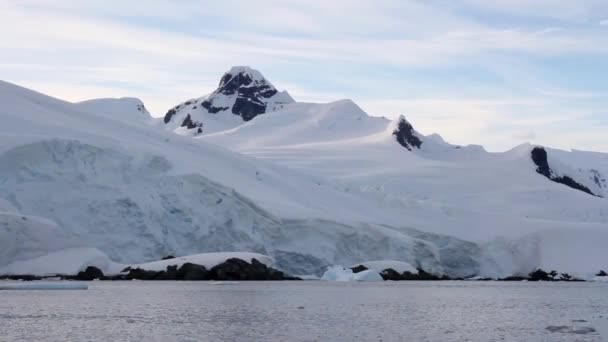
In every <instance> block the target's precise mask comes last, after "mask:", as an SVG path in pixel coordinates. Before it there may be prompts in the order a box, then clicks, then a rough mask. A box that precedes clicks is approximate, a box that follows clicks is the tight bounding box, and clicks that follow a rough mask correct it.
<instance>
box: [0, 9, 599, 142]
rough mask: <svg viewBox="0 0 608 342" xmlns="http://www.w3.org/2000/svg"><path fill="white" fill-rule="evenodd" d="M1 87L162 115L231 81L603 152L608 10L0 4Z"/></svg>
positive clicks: (425, 122)
mask: <svg viewBox="0 0 608 342" xmlns="http://www.w3.org/2000/svg"><path fill="white" fill-rule="evenodd" d="M0 13H1V14H0V18H1V19H2V20H0V31H1V32H3V33H4V34H3V37H2V39H0V49H1V57H0V75H1V78H2V79H4V80H7V81H9V82H14V83H17V84H19V85H23V86H26V87H30V88H33V89H35V90H38V91H41V92H44V93H47V94H50V95H53V96H56V97H59V98H63V99H66V100H70V101H79V100H84V99H90V98H96V97H123V96H132V97H138V98H141V99H142V100H143V101H144V102H145V103H146V106H147V107H148V108H149V109H150V110H151V111H152V112H153V113H154V114H155V115H162V114H164V113H165V112H166V110H167V109H168V108H170V107H172V106H173V105H175V104H176V103H179V102H181V101H183V100H185V99H188V98H192V97H199V96H201V95H204V94H206V93H208V92H210V91H212V90H213V89H214V88H215V86H216V85H217V82H218V81H219V78H220V77H221V75H222V73H223V72H225V71H226V70H228V69H229V68H230V67H231V66H233V65H249V66H251V67H254V68H256V69H258V70H260V71H261V72H262V73H263V74H264V75H265V76H266V77H267V78H268V79H269V80H270V81H271V82H272V83H273V84H274V85H275V86H277V88H279V89H286V90H288V91H289V92H290V94H291V95H292V96H293V97H294V98H295V99H296V100H298V101H314V102H327V101H333V100H338V99H341V98H350V99H353V100H354V101H355V102H356V103H357V104H359V105H360V106H361V107H362V108H363V109H365V110H366V111H367V112H368V113H369V114H370V115H384V116H387V117H393V118H394V117H396V116H397V115H399V114H404V115H405V116H406V117H407V118H408V119H409V120H410V121H411V122H412V123H413V124H414V126H415V127H416V128H417V129H418V130H419V131H421V132H422V133H425V134H430V133H434V132H436V133H439V134H441V135H442V136H443V137H444V138H445V139H446V140H448V141H450V142H452V143H457V144H482V145H484V146H486V147H487V148H488V149H489V150H493V151H500V150H506V149H508V148H511V147H513V146H515V145H517V144H520V143H523V142H531V143H534V144H543V145H550V146H554V147H559V148H564V149H570V148H575V149H586V150H599V151H608V134H606V132H608V2H607V1H605V0H578V1H564V0H535V1H530V0H493V1H486V0H461V1H448V0H428V1H406V0H399V1H397V0H386V1H382V0H380V1H359V0H332V1H327V0H323V1H317V0H308V1H293V0H256V1H237V0H225V1H195V0H182V1H169V0H165V1H160V0H147V1H145V2H144V1H124V0H123V1H115V0H104V1H101V0H88V1H81V0H54V1H47V0H18V1H17V0H14V1H13V0H0Z"/></svg>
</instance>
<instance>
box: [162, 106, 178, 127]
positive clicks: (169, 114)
mask: <svg viewBox="0 0 608 342" xmlns="http://www.w3.org/2000/svg"><path fill="white" fill-rule="evenodd" d="M176 113H177V111H176V110H175V109H169V111H168V112H167V114H165V117H164V118H163V121H164V122H165V123H166V124H167V123H169V122H171V119H172V118H173V116H174V115H175V114H176Z"/></svg>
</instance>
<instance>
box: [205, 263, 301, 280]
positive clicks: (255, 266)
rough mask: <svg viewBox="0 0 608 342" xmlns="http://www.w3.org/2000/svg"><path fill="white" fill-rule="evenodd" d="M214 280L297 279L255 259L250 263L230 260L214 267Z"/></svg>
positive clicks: (212, 276) (212, 270) (212, 273)
mask: <svg viewBox="0 0 608 342" xmlns="http://www.w3.org/2000/svg"><path fill="white" fill-rule="evenodd" d="M210 272H211V278H212V279H214V280H297V279H299V278H296V277H291V276H287V275H285V274H284V273H283V272H281V271H279V270H276V269H274V268H271V267H267V266H266V265H264V264H263V263H261V262H259V261H258V260H256V259H252V260H251V263H248V262H246V261H243V260H241V259H237V258H231V259H228V260H226V261H225V262H223V263H221V264H219V265H216V266H215V267H213V268H212V269H211V270H210Z"/></svg>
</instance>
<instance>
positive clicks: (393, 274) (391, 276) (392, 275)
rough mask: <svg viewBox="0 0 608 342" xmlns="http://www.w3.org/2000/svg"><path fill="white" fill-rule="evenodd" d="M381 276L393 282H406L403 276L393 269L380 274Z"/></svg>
mask: <svg viewBox="0 0 608 342" xmlns="http://www.w3.org/2000/svg"><path fill="white" fill-rule="evenodd" d="M380 276H381V277H382V279H384V280H393V281H398V280H404V279H403V277H402V275H401V274H399V272H397V271H395V270H394V269H392V268H387V269H385V270H384V271H382V272H380Z"/></svg>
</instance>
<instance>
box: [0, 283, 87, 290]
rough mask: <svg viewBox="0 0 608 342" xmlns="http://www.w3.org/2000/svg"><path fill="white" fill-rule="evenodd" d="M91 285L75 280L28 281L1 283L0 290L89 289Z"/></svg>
mask: <svg viewBox="0 0 608 342" xmlns="http://www.w3.org/2000/svg"><path fill="white" fill-rule="evenodd" d="M88 288H89V285H87V284H85V283H74V282H28V283H8V284H0V290H87V289H88Z"/></svg>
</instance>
